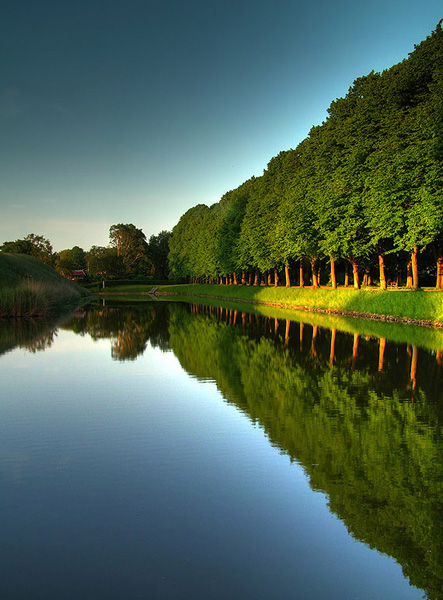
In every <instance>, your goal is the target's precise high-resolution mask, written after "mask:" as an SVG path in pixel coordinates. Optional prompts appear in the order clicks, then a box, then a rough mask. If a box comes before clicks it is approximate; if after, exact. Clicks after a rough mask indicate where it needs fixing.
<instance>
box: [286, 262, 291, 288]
mask: <svg viewBox="0 0 443 600" xmlns="http://www.w3.org/2000/svg"><path fill="white" fill-rule="evenodd" d="M285 278H286V287H291V278H290V276H289V265H285Z"/></svg>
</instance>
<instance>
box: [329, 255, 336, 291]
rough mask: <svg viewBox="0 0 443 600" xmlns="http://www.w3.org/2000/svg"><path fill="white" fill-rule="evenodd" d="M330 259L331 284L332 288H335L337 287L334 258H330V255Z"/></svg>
mask: <svg viewBox="0 0 443 600" xmlns="http://www.w3.org/2000/svg"><path fill="white" fill-rule="evenodd" d="M330 261H331V284H332V289H333V290H336V289H337V276H336V274H335V260H334V259H333V258H332V256H331V257H330Z"/></svg>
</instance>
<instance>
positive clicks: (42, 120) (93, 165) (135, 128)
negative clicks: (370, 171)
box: [0, 0, 443, 251]
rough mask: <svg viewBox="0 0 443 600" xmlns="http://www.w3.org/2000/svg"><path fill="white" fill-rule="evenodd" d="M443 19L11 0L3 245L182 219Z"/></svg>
mask: <svg viewBox="0 0 443 600" xmlns="http://www.w3.org/2000/svg"><path fill="white" fill-rule="evenodd" d="M442 18H443V2H442V1H441V0H421V1H420V2H417V0H372V1H371V2H358V1H356V0H352V1H351V0H336V1H335V2H331V1H330V0H328V1H326V0H310V1H309V2H308V1H307V0H306V1H304V2H301V1H299V0H266V1H265V0H2V1H1V3H0V244H1V243H3V242H4V241H10V240H15V239H19V238H23V237H25V236H26V235H27V234H28V233H31V232H32V233H35V234H38V235H43V236H44V237H45V238H48V239H49V240H50V241H51V243H52V245H53V247H54V250H56V251H59V250H62V249H64V248H72V247H73V246H80V247H82V248H84V249H85V250H88V249H89V248H90V247H91V246H92V245H103V246H106V245H107V244H108V243H109V227H110V226H111V225H113V224H117V223H133V224H134V225H135V226H136V227H138V228H140V229H142V230H143V232H144V233H145V235H146V237H147V238H148V239H149V237H150V236H151V235H153V234H154V235H156V234H158V233H159V232H160V231H162V230H165V229H166V230H171V229H172V228H173V227H174V225H175V224H176V223H177V222H178V220H179V219H180V217H181V215H182V214H184V213H185V212H186V211H187V210H188V209H189V208H191V207H192V206H195V205H196V204H200V203H204V204H207V205H208V206H210V205H211V204H213V203H215V202H218V201H219V200H220V198H221V196H222V195H223V194H224V193H225V192H227V191H229V190H232V189H235V188H237V187H238V186H239V185H240V184H241V183H243V182H244V181H246V180H247V179H249V178H250V177H252V176H253V175H255V176H259V175H261V174H262V173H263V170H264V169H265V168H266V165H267V163H268V162H269V160H270V159H271V158H272V157H273V156H276V155H277V154H278V153H279V152H280V151H282V150H288V149H290V148H295V147H296V146H297V144H298V143H299V142H301V141H302V140H303V139H304V138H305V137H306V136H307V134H308V133H309V130H310V129H311V127H312V126H314V125H318V124H320V123H321V122H322V121H324V120H325V118H326V116H327V108H328V106H329V105H330V103H331V102H332V101H333V100H335V99H336V98H339V97H342V96H344V95H345V94H346V93H347V90H348V88H349V87H350V86H351V85H352V83H353V81H354V80H355V79H356V78H357V77H360V76H363V75H367V74H368V73H369V72H370V71H372V70H374V71H382V70H383V69H386V68H389V67H391V66H392V65H393V64H396V63H398V62H400V61H402V60H403V59H404V58H406V57H407V56H408V53H410V52H412V51H413V50H414V44H418V43H420V42H421V41H422V40H423V39H425V38H426V36H428V35H429V34H430V33H431V32H432V31H433V30H434V29H435V28H436V25H437V23H438V22H439V21H440V19H442Z"/></svg>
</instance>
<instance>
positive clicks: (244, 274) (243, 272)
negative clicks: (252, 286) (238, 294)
mask: <svg viewBox="0 0 443 600" xmlns="http://www.w3.org/2000/svg"><path fill="white" fill-rule="evenodd" d="M245 283H246V273H245V270H244V269H243V270H242V272H241V284H242V285H245Z"/></svg>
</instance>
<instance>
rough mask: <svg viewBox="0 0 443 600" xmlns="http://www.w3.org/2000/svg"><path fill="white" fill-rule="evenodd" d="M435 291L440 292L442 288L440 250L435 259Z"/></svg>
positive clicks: (442, 258)
mask: <svg viewBox="0 0 443 600" xmlns="http://www.w3.org/2000/svg"><path fill="white" fill-rule="evenodd" d="M435 287H436V288H437V290H441V289H442V287H443V256H442V251H441V248H440V254H439V257H438V258H437V281H436V283H435Z"/></svg>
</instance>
